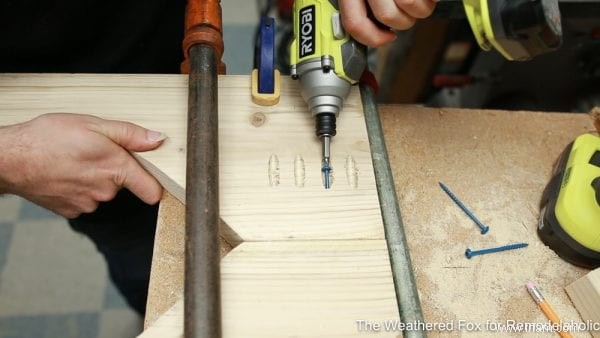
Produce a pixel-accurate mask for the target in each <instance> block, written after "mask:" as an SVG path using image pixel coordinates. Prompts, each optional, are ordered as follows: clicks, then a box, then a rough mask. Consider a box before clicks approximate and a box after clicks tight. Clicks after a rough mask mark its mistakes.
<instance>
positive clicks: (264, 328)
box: [140, 240, 398, 338]
mask: <svg viewBox="0 0 600 338" xmlns="http://www.w3.org/2000/svg"><path fill="white" fill-rule="evenodd" d="M385 247H386V246H385V241H384V240H354V241H294V242H286V241H281V242H270V243H265V242H245V243H242V244H240V245H239V246H238V247H236V248H234V249H233V251H232V252H230V253H229V254H228V255H227V256H225V258H223V260H222V261H221V275H222V280H221V283H222V289H223V290H222V293H223V300H222V301H223V336H225V337H283V336H285V337H353V336H359V335H364V334H367V335H368V334H372V332H371V333H369V332H360V331H359V330H358V323H357V321H358V320H372V319H375V320H390V321H394V320H397V315H395V313H396V312H397V309H396V308H395V306H396V305H395V302H390V299H389V298H388V297H389V296H390V295H393V294H394V286H393V284H392V283H389V275H390V267H389V263H388V259H387V256H388V253H387V250H386V248H385ZM182 318H183V306H181V302H178V303H177V304H176V305H175V306H174V307H173V308H172V309H171V310H170V311H168V312H167V313H166V314H165V315H164V316H162V317H161V318H159V319H158V320H157V321H156V323H155V325H153V326H151V327H150V329H149V330H147V331H146V332H145V333H144V334H142V335H141V336H140V338H151V337H161V338H166V337H173V338H175V337H182V324H183V323H182V320H183V319H182ZM397 334H398V332H383V334H382V336H384V337H385V336H390V337H395V336H396V335H397Z"/></svg>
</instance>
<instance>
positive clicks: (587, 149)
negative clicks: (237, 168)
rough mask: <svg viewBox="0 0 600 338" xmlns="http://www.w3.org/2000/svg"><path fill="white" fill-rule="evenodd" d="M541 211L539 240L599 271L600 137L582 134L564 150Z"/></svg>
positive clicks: (578, 262)
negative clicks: (597, 268)
mask: <svg viewBox="0 0 600 338" xmlns="http://www.w3.org/2000/svg"><path fill="white" fill-rule="evenodd" d="M541 208H542V209H541V212H540V220H539V224H538V235H539V237H540V239H541V240H542V241H543V242H544V243H545V244H546V245H548V246H549V247H550V248H551V249H552V250H554V251H555V252H556V253H557V254H558V255H559V256H560V257H562V258H563V259H564V260H566V261H568V262H571V263H573V264H575V265H579V266H583V267H586V268H596V267H600V137H598V136H594V135H591V134H583V135H581V136H579V137H577V138H576V139H575V141H573V143H571V144H570V145H569V146H568V147H567V149H565V151H564V152H563V154H562V155H561V157H560V158H559V160H558V161H557V163H556V165H555V168H554V177H553V178H552V180H551V181H550V183H548V185H547V186H546V189H545V190H544V193H543V197H542V201H541Z"/></svg>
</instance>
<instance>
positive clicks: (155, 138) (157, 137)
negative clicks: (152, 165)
mask: <svg viewBox="0 0 600 338" xmlns="http://www.w3.org/2000/svg"><path fill="white" fill-rule="evenodd" d="M166 138H167V135H165V134H163V133H161V132H158V131H154V130H148V131H147V132H146V139H147V140H148V141H150V142H160V141H164V140H165V139H166Z"/></svg>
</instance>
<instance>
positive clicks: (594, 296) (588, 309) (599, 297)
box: [565, 269, 600, 337]
mask: <svg viewBox="0 0 600 338" xmlns="http://www.w3.org/2000/svg"><path fill="white" fill-rule="evenodd" d="M565 290H566V291H567V293H568V294H569V297H571V301H573V304H575V307H576V308H577V311H579V314H581V317H582V318H583V320H585V321H590V322H592V323H597V324H595V325H597V326H598V327H597V328H598V329H599V330H597V331H591V333H592V335H593V336H594V337H600V269H596V270H593V271H592V272H590V273H588V274H587V275H585V276H583V277H581V278H579V279H578V280H576V281H574V282H573V283H571V284H569V285H568V286H567V287H566V288H565Z"/></svg>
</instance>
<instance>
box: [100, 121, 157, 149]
mask: <svg viewBox="0 0 600 338" xmlns="http://www.w3.org/2000/svg"><path fill="white" fill-rule="evenodd" d="M90 128H91V129H92V130H93V131H95V132H97V133H100V134H102V135H104V136H106V137H108V138H109V139H111V140H112V141H113V142H115V143H117V144H118V145H120V146H121V147H123V148H125V149H127V150H129V151H138V152H139V151H148V150H152V149H156V148H157V147H158V146H159V145H160V144H161V143H162V141H164V140H165V139H166V138H167V136H166V135H165V134H163V133H161V132H158V131H154V130H150V129H146V128H144V127H140V126H138V125H137V124H133V123H129V122H123V121H115V120H100V121H99V122H97V123H94V124H91V125H90Z"/></svg>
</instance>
